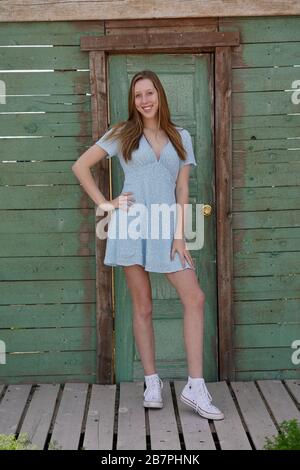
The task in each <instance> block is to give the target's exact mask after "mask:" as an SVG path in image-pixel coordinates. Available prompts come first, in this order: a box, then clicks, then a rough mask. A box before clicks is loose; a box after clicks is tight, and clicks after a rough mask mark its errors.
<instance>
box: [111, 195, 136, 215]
mask: <svg viewBox="0 0 300 470" xmlns="http://www.w3.org/2000/svg"><path fill="white" fill-rule="evenodd" d="M132 194H133V193H132V192H130V191H129V192H124V193H121V194H120V195H119V196H118V197H116V198H115V199H113V200H112V201H111V204H112V205H113V206H114V208H115V209H116V208H119V209H121V210H125V211H127V212H128V210H129V209H130V207H131V206H132V204H133V203H134V202H135V199H134V197H133V196H132Z"/></svg>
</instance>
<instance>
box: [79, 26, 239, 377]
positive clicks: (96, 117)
mask: <svg viewBox="0 0 300 470" xmlns="http://www.w3.org/2000/svg"><path fill="white" fill-rule="evenodd" d="M238 45H239V32H180V33H171V32H168V33H163V32H155V33H148V32H144V33H139V34H128V33H125V34H121V35H118V34H114V35H110V36H105V35H103V36H82V37H81V41H80V48H81V50H82V51H88V52H89V66H90V85H91V94H92V96H91V106H92V138H93V141H96V140H98V139H99V138H100V137H101V135H103V134H104V133H105V132H106V130H107V128H108V125H109V124H110V123H109V122H108V80H107V78H108V77H107V56H108V54H147V53H148V54H149V53H151V54H153V53H171V54H174V53H201V52H209V53H213V54H214V58H215V76H214V86H215V89H214V97H215V109H214V118H215V122H214V126H215V127H214V149H215V155H214V158H215V171H216V188H215V190H216V231H217V233H216V240H217V293H218V332H219V378H220V380H226V379H227V380H233V379H234V363H233V325H234V321H233V309H232V305H233V249H232V244H233V241H232V198H231V191H232V145H231V51H232V47H235V46H238ZM95 180H96V183H97V184H98V185H99V187H101V191H102V192H103V194H104V196H105V197H106V198H107V199H109V198H110V194H109V193H110V191H109V162H108V160H107V159H104V160H102V161H101V162H99V164H98V165H96V172H95ZM105 247H106V241H105V240H100V239H99V238H98V237H96V266H97V270H96V271H97V272H96V315H97V382H98V383H113V371H112V361H113V323H114V322H113V320H114V319H113V309H112V301H113V299H112V276H111V269H112V268H110V267H108V266H105V265H104V263H103V260H104V254H105Z"/></svg>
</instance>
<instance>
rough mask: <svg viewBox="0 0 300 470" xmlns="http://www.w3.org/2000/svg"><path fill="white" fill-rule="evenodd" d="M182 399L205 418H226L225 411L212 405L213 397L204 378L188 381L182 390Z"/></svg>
mask: <svg viewBox="0 0 300 470" xmlns="http://www.w3.org/2000/svg"><path fill="white" fill-rule="evenodd" d="M180 400H181V401H182V402H183V403H185V404H186V405H188V406H191V407H192V408H193V409H194V410H195V411H196V413H199V415H200V416H202V417H203V418H207V419H215V420H219V419H224V415H223V413H222V412H221V411H220V410H219V409H218V408H217V407H216V406H214V405H212V403H211V402H212V397H211V396H210V394H209V392H208V390H207V388H206V385H205V382H204V379H199V380H197V382H195V383H194V384H192V383H191V382H188V383H187V384H186V385H185V387H184V389H183V390H182V392H181V395H180Z"/></svg>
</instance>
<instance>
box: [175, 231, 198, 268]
mask: <svg viewBox="0 0 300 470" xmlns="http://www.w3.org/2000/svg"><path fill="white" fill-rule="evenodd" d="M176 251H177V252H178V254H179V258H180V261H181V264H182V267H183V268H184V267H185V259H186V260H187V261H188V262H189V264H190V265H191V266H192V268H193V269H196V268H195V265H194V262H193V260H192V257H191V255H190V252H189V250H188V249H187V248H186V243H185V240H182V239H177V238H174V240H173V242H172V249H171V259H172V260H173V259H174V255H175V253H176Z"/></svg>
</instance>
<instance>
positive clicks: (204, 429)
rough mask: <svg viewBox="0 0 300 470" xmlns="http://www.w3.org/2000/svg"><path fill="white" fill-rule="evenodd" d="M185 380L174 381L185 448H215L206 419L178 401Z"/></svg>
mask: <svg viewBox="0 0 300 470" xmlns="http://www.w3.org/2000/svg"><path fill="white" fill-rule="evenodd" d="M185 384H186V382H185V381H175V382H174V385H175V391H176V398H177V406H178V412H179V418H180V422H181V428H182V433H183V438H184V443H185V448H186V450H215V449H216V446H215V443H214V439H213V436H212V433H211V430H210V426H209V422H208V420H207V419H204V418H202V417H201V416H199V415H198V414H197V413H195V411H194V410H193V409H192V408H190V407H188V406H187V405H185V404H184V403H182V402H181V401H180V394H181V391H182V389H183V387H184V385H185Z"/></svg>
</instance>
